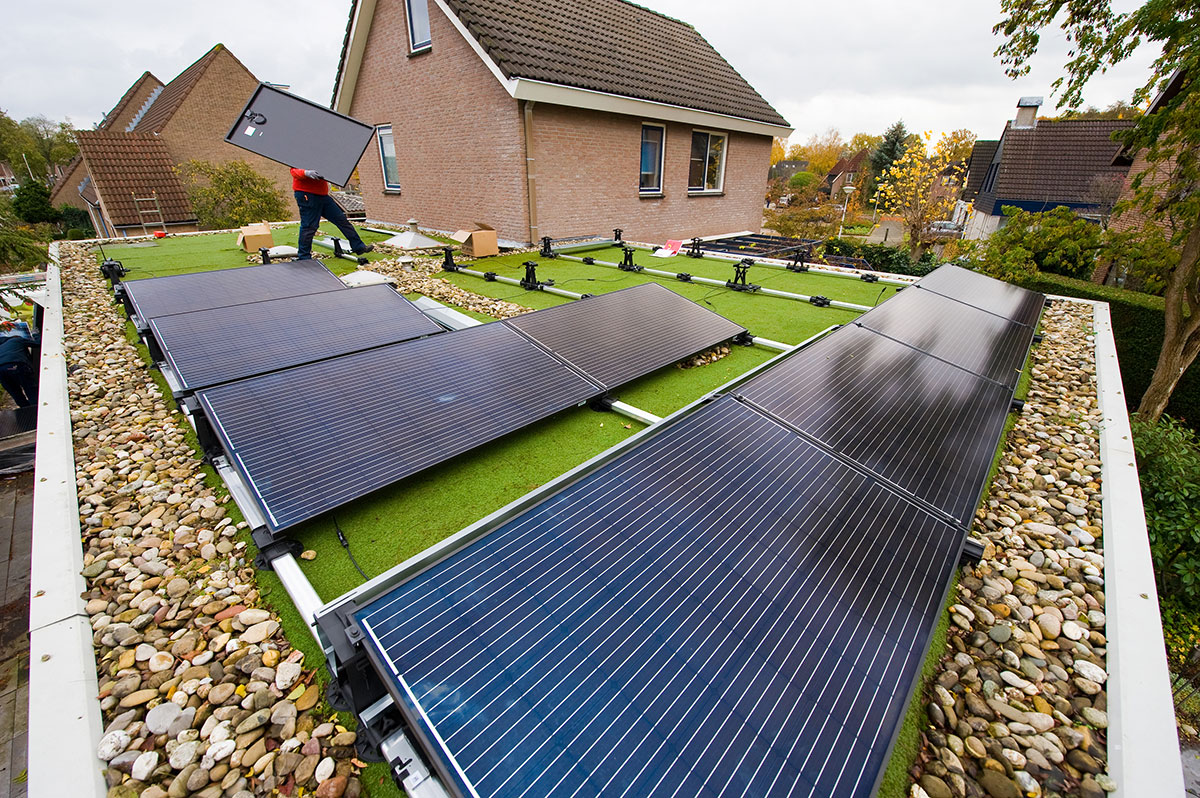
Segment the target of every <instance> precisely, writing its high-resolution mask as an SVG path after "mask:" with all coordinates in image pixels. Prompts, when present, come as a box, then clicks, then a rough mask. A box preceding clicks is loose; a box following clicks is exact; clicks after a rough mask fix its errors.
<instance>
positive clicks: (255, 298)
mask: <svg viewBox="0 0 1200 798" xmlns="http://www.w3.org/2000/svg"><path fill="white" fill-rule="evenodd" d="M121 285H122V287H123V290H124V291H125V295H126V296H127V297H128V298H129V302H130V304H131V305H132V306H133V310H134V313H135V314H136V315H137V317H138V318H139V319H141V320H142V322H143V323H149V321H150V319H153V318H155V317H157V316H165V315H167V314H170V313H186V312H188V311H192V310H206V309H208V308H220V307H225V306H226V305H234V304H241V303H245V302H259V301H262V300H264V299H280V298H282V297H289V296H299V295H301V294H316V293H320V292H322V291H339V290H346V285H345V284H344V283H343V282H342V281H341V280H340V279H338V276H337V275H336V274H334V273H333V272H331V271H329V269H327V268H325V267H324V266H323V265H322V264H321V262H320V261H318V260H298V261H287V262H283V263H266V264H263V265H261V266H242V267H240V268H237V269H217V270H215V271H210V272H194V273H191V274H175V275H171V276H168V277H149V278H147V279H145V280H127V281H126V282H124V283H122V284H121Z"/></svg>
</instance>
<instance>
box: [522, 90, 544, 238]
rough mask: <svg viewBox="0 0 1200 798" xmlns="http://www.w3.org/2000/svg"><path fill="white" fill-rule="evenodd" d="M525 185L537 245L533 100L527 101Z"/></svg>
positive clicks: (532, 231) (532, 234)
mask: <svg viewBox="0 0 1200 798" xmlns="http://www.w3.org/2000/svg"><path fill="white" fill-rule="evenodd" d="M524 103H525V183H526V186H527V191H528V194H529V243H531V244H536V243H537V242H538V239H539V238H540V236H539V235H538V218H537V174H536V173H535V168H534V157H533V106H534V104H535V103H534V102H533V101H532V100H525V101H524Z"/></svg>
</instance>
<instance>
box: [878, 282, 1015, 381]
mask: <svg viewBox="0 0 1200 798" xmlns="http://www.w3.org/2000/svg"><path fill="white" fill-rule="evenodd" d="M854 324H857V325H859V326H861V327H865V328H867V329H870V330H873V331H875V332H877V333H880V334H882V335H886V336H887V337H889V338H891V339H893V340H895V341H899V342H900V343H903V344H906V345H908V346H911V347H912V348H914V349H916V350H918V351H920V352H924V353H926V354H928V355H930V356H932V357H936V358H938V359H939V360H944V361H946V362H947V363H951V364H953V365H956V366H959V367H960V368H963V369H966V370H967V371H970V372H972V373H973V374H978V375H980V376H982V377H986V378H987V379H990V380H994V381H996V382H999V383H1001V384H1003V385H1006V386H1008V387H1010V388H1015V387H1016V385H1017V381H1018V380H1019V379H1020V377H1021V370H1022V369H1023V368H1024V366H1025V358H1026V356H1027V354H1028V352H1029V344H1030V342H1031V341H1032V340H1033V333H1034V330H1033V328H1032V327H1030V326H1028V325H1025V324H1021V323H1020V322H1017V321H1012V320H1009V319H1005V318H1003V317H1000V316H996V315H995V314H992V313H988V312H987V311H985V310H981V309H979V308H976V307H974V306H972V305H966V304H963V303H962V302H958V301H956V300H954V299H950V298H949V297H945V296H942V295H941V294H935V293H933V292H932V291H901V292H899V293H897V294H896V295H895V296H892V297H890V298H888V300H887V301H886V302H884V303H883V304H882V305H879V306H878V307H876V308H874V309H872V310H870V311H868V312H867V313H865V314H863V315H862V316H859V317H858V319H856V320H855V321H854Z"/></svg>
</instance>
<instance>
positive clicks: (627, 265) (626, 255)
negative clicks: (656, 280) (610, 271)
mask: <svg viewBox="0 0 1200 798" xmlns="http://www.w3.org/2000/svg"><path fill="white" fill-rule="evenodd" d="M618 268H619V269H620V270H621V271H623V272H640V271H641V270H642V267H641V266H638V265H636V264H635V263H634V262H633V247H621V263H620V264H619V266H618Z"/></svg>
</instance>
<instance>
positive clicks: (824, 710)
mask: <svg viewBox="0 0 1200 798" xmlns="http://www.w3.org/2000/svg"><path fill="white" fill-rule="evenodd" d="M720 485H731V486H736V491H734V492H732V493H731V492H726V491H720V490H714V489H713V488H714V486H720ZM731 496H734V497H736V500H733V501H731V500H730V497H731ZM960 541H961V533H960V532H959V531H958V530H955V529H953V528H952V527H950V526H949V525H947V524H946V523H944V522H943V521H940V520H938V519H936V518H934V517H932V516H930V515H928V514H927V513H925V512H923V511H922V510H920V509H919V508H917V507H916V506H914V505H912V504H910V503H908V502H907V501H906V500H905V499H903V498H901V497H900V496H897V495H896V494H895V493H894V492H891V491H889V490H887V489H885V488H883V487H881V486H879V485H878V484H875V483H874V482H873V481H872V480H870V479H869V478H867V477H865V476H864V475H862V474H860V473H858V472H856V471H855V469H853V468H851V467H849V466H847V465H846V464H845V463H843V462H840V461H839V460H838V459H837V458H834V457H832V456H830V455H829V454H827V453H825V452H823V451H821V450H820V449H819V448H817V447H815V446H813V445H812V444H810V443H808V442H807V441H805V440H804V439H803V438H801V437H799V436H797V435H796V434H795V433H794V432H792V431H790V430H788V429H787V428H786V427H784V426H783V425H780V424H778V423H776V422H774V421H773V420H771V419H769V418H767V417H765V416H763V415H761V414H759V413H757V412H756V411H754V410H753V409H751V408H749V407H747V406H746V405H744V404H742V403H740V402H738V401H736V400H734V399H733V398H731V397H724V398H721V399H718V400H716V401H715V402H712V403H711V404H709V405H708V406H707V407H705V408H703V409H701V410H699V411H698V412H696V413H695V414H693V415H691V416H689V417H687V418H686V419H685V420H683V421H682V422H680V423H678V424H674V425H671V426H670V427H669V428H667V429H665V430H664V431H663V432H662V433H661V434H659V435H656V436H654V437H651V438H650V439H649V440H648V441H646V442H645V443H643V444H642V445H640V446H638V447H637V448H635V449H633V450H632V451H631V452H629V453H627V454H626V455H624V456H623V457H621V458H620V459H619V460H617V461H614V462H613V463H611V464H610V465H608V466H606V467H604V468H602V469H600V470H598V471H595V472H593V473H590V474H588V475H587V476H586V477H584V478H582V479H580V480H579V481H578V482H576V483H574V484H572V485H571V486H570V487H568V488H567V489H565V490H563V491H561V492H559V493H557V494H555V495H554V496H553V497H552V498H550V499H549V500H548V501H546V502H544V503H543V504H541V505H540V506H538V507H537V508H536V509H534V510H532V511H531V512H527V513H525V514H522V515H520V516H519V517H517V518H515V519H513V520H512V521H510V522H508V523H506V524H504V525H503V526H501V527H499V528H498V529H496V530H495V531H493V532H491V533H490V534H488V535H487V536H486V537H484V538H482V539H480V540H479V541H478V542H476V543H474V544H473V545H470V546H467V547H466V548H464V549H461V550H460V551H458V552H456V553H455V555H454V556H453V557H449V558H446V559H444V560H442V561H441V562H440V563H438V564H437V565H435V566H433V567H432V568H429V569H427V570H424V571H423V572H421V573H420V574H419V575H417V576H415V577H413V578H412V579H410V580H409V581H407V582H405V583H403V584H402V585H401V586H400V587H398V588H396V589H395V590H393V591H391V592H390V593H387V594H385V595H383V596H381V597H380V598H378V599H377V600H375V601H373V602H371V603H370V605H369V606H366V607H364V608H363V609H362V610H361V611H359V612H357V613H356V614H355V616H354V617H355V619H356V621H357V622H358V624H359V625H360V626H361V628H362V630H363V632H365V634H366V638H367V641H368V642H367V648H368V650H369V651H370V652H371V653H372V656H373V657H374V658H375V660H376V662H377V663H379V665H378V667H379V670H380V673H384V674H387V678H388V680H389V681H390V682H391V692H392V694H393V695H396V696H398V697H399V698H400V699H401V700H402V703H403V706H404V709H405V710H406V714H407V716H408V718H409V719H410V722H411V723H412V724H413V725H414V726H415V727H416V728H417V729H419V730H420V731H421V732H422V733H423V736H424V737H425V738H426V739H427V740H430V741H431V742H432V744H433V745H435V746H437V747H438V750H439V751H440V754H441V757H442V760H443V761H444V762H446V763H447V765H446V767H445V768H444V770H443V778H446V779H448V780H449V781H450V782H451V783H452V784H456V785H457V786H458V791H457V792H458V793H459V794H462V795H478V796H487V797H488V798H500V797H501V796H503V797H504V798H510V797H511V798H516V796H539V797H542V796H580V797H582V796H616V795H629V796H639V798H644V797H647V796H665V795H688V796H727V795H751V796H791V795H813V796H822V797H823V798H824V797H825V796H852V795H853V796H865V795H868V794H869V793H870V791H871V790H872V788H873V786H874V782H875V778H876V774H877V773H878V772H879V771H880V770H881V769H882V767H883V765H884V764H885V763H886V757H887V754H888V751H889V746H890V741H891V738H892V735H893V734H894V732H895V729H896V727H897V726H898V724H899V723H900V721H901V719H902V718H903V715H904V710H905V708H906V706H907V699H908V695H909V690H910V685H911V682H912V679H913V677H914V674H915V673H916V672H917V670H918V668H919V666H920V662H921V660H922V658H923V655H924V651H925V645H926V641H927V639H928V635H929V633H930V631H931V624H932V623H933V622H935V621H936V617H937V610H938V608H939V607H940V606H941V603H940V602H941V598H942V596H943V594H944V592H945V586H946V584H947V583H948V579H949V575H950V572H951V570H952V568H953V567H954V564H955V561H956V560H957V557H958V550H959V543H960ZM897 574H903V575H904V578H897Z"/></svg>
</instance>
